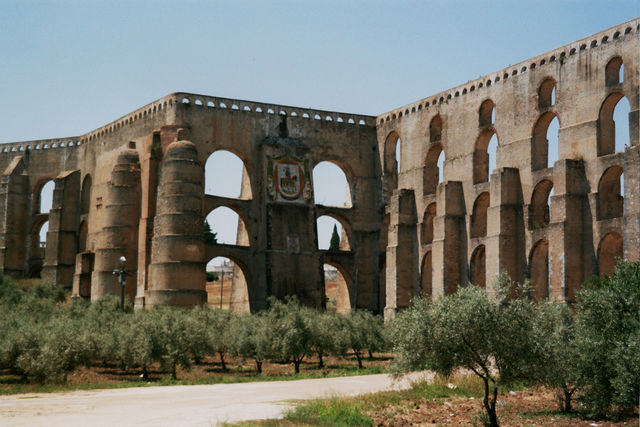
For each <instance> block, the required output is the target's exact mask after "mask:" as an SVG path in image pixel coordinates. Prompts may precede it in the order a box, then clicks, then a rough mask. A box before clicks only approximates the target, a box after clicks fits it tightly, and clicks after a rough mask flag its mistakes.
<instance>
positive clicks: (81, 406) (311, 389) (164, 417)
mask: <svg viewBox="0 0 640 427" xmlns="http://www.w3.org/2000/svg"><path fill="white" fill-rule="evenodd" d="M416 378H417V376H415V375H414V376H411V377H406V378H404V379H402V380H401V381H393V380H392V379H391V378H390V377H389V376H388V375H385V374H380V375H366V376H354V377H340V378H321V379H313V380H297V381H272V382H259V383H243V384H216V385H194V386H169V387H160V386H158V387H140V388H126V389H112V390H94V391H74V392H66V393H40V394H35V393H34V394H22V395H14V396H2V397H0V425H2V426H47V427H54V426H61V427H62V426H64V427H67V426H83V427H89V426H91V427H92V426H133V425H135V426H137V427H141V426H212V425H216V424H217V423H219V422H233V421H240V420H252V419H264V418H277V417H280V416H282V413H283V411H284V410H285V409H287V408H289V407H291V406H292V403H291V401H292V400H294V399H312V398H317V397H329V396H349V395H357V394H362V393H370V392H375V391H380V390H389V389H394V388H395V389H398V388H406V387H408V386H409V384H410V381H411V380H412V379H416Z"/></svg>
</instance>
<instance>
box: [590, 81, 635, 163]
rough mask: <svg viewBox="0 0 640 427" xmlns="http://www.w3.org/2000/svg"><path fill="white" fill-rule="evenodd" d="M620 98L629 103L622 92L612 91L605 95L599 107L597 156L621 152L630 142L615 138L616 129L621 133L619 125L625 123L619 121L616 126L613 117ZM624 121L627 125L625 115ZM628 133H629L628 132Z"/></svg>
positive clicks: (627, 119) (627, 121) (627, 120)
mask: <svg viewBox="0 0 640 427" xmlns="http://www.w3.org/2000/svg"><path fill="white" fill-rule="evenodd" d="M622 99H624V101H623V102H625V101H626V105H629V100H628V99H627V98H626V97H625V96H624V95H623V94H622V93H620V92H614V93H612V94H610V95H609V96H607V98H606V99H605V100H604V102H603V103H602V106H601V107H600V113H599V115H598V156H604V155H607V154H613V153H615V152H622V151H624V146H625V145H626V144H630V141H622V140H621V138H620V137H618V138H616V129H618V131H620V133H622V128H621V126H624V124H625V123H620V124H619V126H620V127H618V126H616V122H615V121H614V119H613V117H614V114H615V112H616V109H617V108H618V106H619V105H620V101H621V100H622ZM626 105H625V107H626ZM629 108H630V107H629ZM623 119H624V118H623ZM624 121H625V122H626V124H627V126H629V122H630V121H629V118H628V117H626V120H624ZM624 133H626V132H624ZM629 135H631V133H630V132H629Z"/></svg>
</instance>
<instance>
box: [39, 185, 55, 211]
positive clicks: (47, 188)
mask: <svg viewBox="0 0 640 427" xmlns="http://www.w3.org/2000/svg"><path fill="white" fill-rule="evenodd" d="M55 186H56V185H55V182H54V180H53V179H50V180H48V181H44V182H42V183H41V184H40V186H39V187H38V189H37V192H36V194H37V200H36V203H35V205H36V206H35V207H36V209H35V211H36V213H45V214H46V213H49V211H50V210H51V208H52V207H53V191H54V189H55Z"/></svg>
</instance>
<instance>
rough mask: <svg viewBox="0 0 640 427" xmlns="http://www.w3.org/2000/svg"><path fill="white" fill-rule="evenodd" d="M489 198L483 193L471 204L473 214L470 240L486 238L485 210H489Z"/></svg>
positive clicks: (486, 193)
mask: <svg viewBox="0 0 640 427" xmlns="http://www.w3.org/2000/svg"><path fill="white" fill-rule="evenodd" d="M489 203H490V197H489V193H488V192H487V191H485V192H484V193H481V194H480V195H479V196H478V197H477V198H476V201H475V202H474V203H473V213H472V214H471V230H470V235H471V237H472V238H476V237H486V236H487V210H488V209H489Z"/></svg>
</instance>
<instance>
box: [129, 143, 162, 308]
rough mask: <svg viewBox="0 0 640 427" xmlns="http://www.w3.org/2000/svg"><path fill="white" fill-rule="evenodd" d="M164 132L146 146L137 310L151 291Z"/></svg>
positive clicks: (142, 175) (142, 170)
mask: <svg viewBox="0 0 640 427" xmlns="http://www.w3.org/2000/svg"><path fill="white" fill-rule="evenodd" d="M161 135H162V134H161V132H154V133H153V135H152V136H151V141H150V143H147V144H144V145H143V147H144V149H143V150H141V152H142V158H141V159H140V181H141V187H140V203H141V204H140V223H139V226H138V286H137V287H138V289H137V292H136V298H135V307H136V308H144V306H145V305H146V301H145V293H146V291H147V290H148V289H149V266H150V264H151V246H152V241H153V217H154V216H155V214H156V204H157V191H158V166H159V164H160V162H161V161H162V146H161V144H162V142H161V139H162V137H161Z"/></svg>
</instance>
